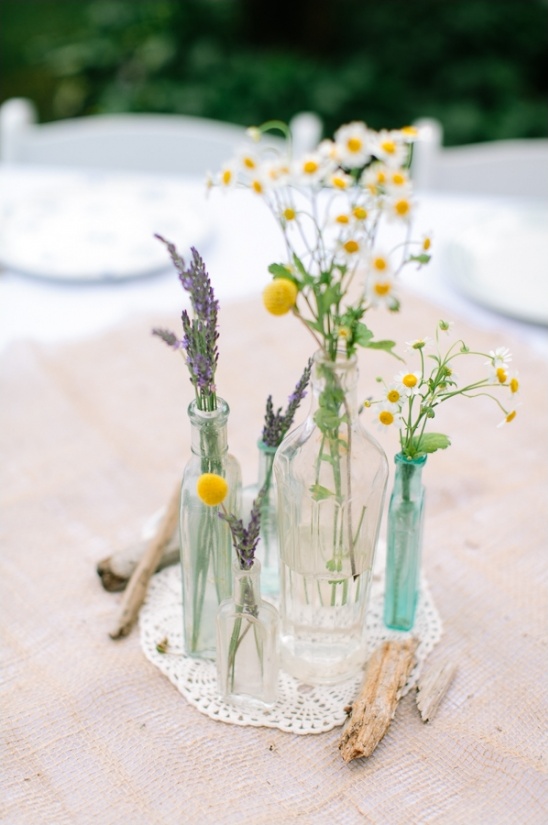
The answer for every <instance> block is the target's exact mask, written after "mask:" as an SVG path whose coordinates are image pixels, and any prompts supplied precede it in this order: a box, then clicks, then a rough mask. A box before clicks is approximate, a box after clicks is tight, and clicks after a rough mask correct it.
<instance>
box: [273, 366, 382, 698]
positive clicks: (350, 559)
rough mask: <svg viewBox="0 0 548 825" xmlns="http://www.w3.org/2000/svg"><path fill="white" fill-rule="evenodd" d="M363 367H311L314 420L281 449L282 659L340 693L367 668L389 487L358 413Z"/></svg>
mask: <svg viewBox="0 0 548 825" xmlns="http://www.w3.org/2000/svg"><path fill="white" fill-rule="evenodd" d="M357 380H358V370H357V363H356V358H355V357H354V358H350V359H348V358H346V357H342V358H339V359H338V360H336V361H330V360H327V359H326V358H325V357H324V356H323V354H322V353H317V354H316V356H315V358H314V366H313V371H312V402H311V410H310V413H309V416H308V418H307V419H306V420H305V421H304V422H303V423H302V424H301V425H300V426H299V427H297V428H296V429H294V430H293V431H292V432H290V433H289V434H288V435H287V436H286V437H285V439H284V440H283V442H282V444H281V445H280V446H279V447H278V450H277V452H276V456H275V459H274V472H275V474H276V481H277V486H278V526H279V540H280V619H281V629H280V659H281V666H282V668H283V669H284V670H286V671H287V672H288V673H290V674H291V675H293V676H295V677H296V678H298V679H300V680H302V681H304V682H309V683H312V684H322V683H323V684H334V683H337V682H340V681H343V680H345V679H347V678H350V677H352V676H354V675H355V674H357V673H358V672H359V671H360V669H361V667H362V666H363V664H364V662H365V660H366V639H365V614H366V609H367V605H368V600H369V590H370V582H371V573H372V568H373V562H374V555H375V550H376V545H377V539H378V534H379V526H380V520H381V516H382V506H383V501H384V494H385V490H386V482H387V478H388V463H387V459H386V455H385V453H384V451H383V450H382V448H381V447H380V445H379V444H378V443H377V442H376V441H375V439H374V438H372V437H371V436H370V435H369V434H368V433H367V432H366V431H365V430H364V429H363V427H362V424H361V421H360V419H359V416H358V412H357V403H356V388H357Z"/></svg>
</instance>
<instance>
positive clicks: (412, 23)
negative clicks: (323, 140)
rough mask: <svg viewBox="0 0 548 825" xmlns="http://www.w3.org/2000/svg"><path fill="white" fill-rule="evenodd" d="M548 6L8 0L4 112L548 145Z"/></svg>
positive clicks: (520, 1) (507, 0)
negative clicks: (395, 131)
mask: <svg viewBox="0 0 548 825" xmlns="http://www.w3.org/2000/svg"><path fill="white" fill-rule="evenodd" d="M547 11H548V6H547V0H414V1H412V0H380V2H379V0H376V2H373V0H277V1H276V2H271V3H262V2H260V0H0V13H1V18H0V49H1V51H0V61H1V64H0V70H1V75H0V77H1V84H2V85H1V87H0V100H5V99H6V98H8V97H13V96H24V97H30V98H31V99H32V100H34V102H35V103H36V105H37V107H38V111H39V117H40V120H41V121H50V120H57V119H61V118H66V117H75V116H79V115H86V114H94V113H102V112H167V113H182V114H189V115H197V116H201V117H210V118H216V119H219V120H225V121H230V122H233V123H239V124H243V125H251V124H256V123H260V122H262V121H264V120H267V119H270V118H272V117H276V118H281V119H284V120H289V118H291V116H292V115H294V114H295V113H296V112H298V111H302V110H313V111H316V112H317V113H318V114H319V115H320V116H321V117H322V119H323V121H324V124H325V132H326V135H331V134H332V132H333V131H334V129H336V128H337V127H338V126H339V125H340V124H341V123H344V122H348V121H350V120H365V121H366V122H367V123H368V124H369V125H370V126H372V127H373V128H377V129H378V128H381V127H398V126H402V125H404V124H406V123H410V122H412V121H413V120H415V119H417V118H419V117H427V116H428V117H436V118H438V119H439V120H440V121H441V122H442V124H443V127H444V132H445V137H444V142H445V143H446V144H453V145H454V144H461V143H471V142H476V141H483V140H492V139H506V138H523V137H544V136H546V134H547V114H548V108H547V101H548V96H547V91H548V65H547V62H548V61H547V54H546V31H547V27H546V23H547V22H548V15H547Z"/></svg>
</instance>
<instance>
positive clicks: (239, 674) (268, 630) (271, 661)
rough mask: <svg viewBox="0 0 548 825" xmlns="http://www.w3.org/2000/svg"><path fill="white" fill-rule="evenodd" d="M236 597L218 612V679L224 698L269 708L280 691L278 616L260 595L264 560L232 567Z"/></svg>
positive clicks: (241, 705)
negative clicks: (246, 567)
mask: <svg viewBox="0 0 548 825" xmlns="http://www.w3.org/2000/svg"><path fill="white" fill-rule="evenodd" d="M232 571H233V576H234V586H233V597H232V598H230V599H227V600H226V601H224V602H222V604H221V605H220V607H219V610H218V613H217V683H218V688H219V692H220V694H221V696H222V698H223V700H224V701H225V702H228V703H229V704H232V705H234V706H235V707H238V708H240V709H249V710H253V709H255V710H256V709H265V708H268V707H271V706H272V705H273V704H274V703H275V702H276V699H277V697H278V670H279V668H278V629H279V616H278V611H277V610H276V608H275V607H274V605H272V604H269V603H268V602H265V601H263V599H262V597H261V587H260V575H261V563H260V562H259V561H258V560H255V561H254V562H253V564H252V565H251V567H250V568H249V569H242V568H241V567H240V565H239V563H238V562H234V564H233V567H232Z"/></svg>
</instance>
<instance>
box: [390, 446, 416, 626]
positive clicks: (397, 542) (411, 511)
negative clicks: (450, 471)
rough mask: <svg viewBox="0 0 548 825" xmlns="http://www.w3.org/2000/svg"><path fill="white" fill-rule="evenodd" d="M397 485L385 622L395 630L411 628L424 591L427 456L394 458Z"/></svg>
mask: <svg viewBox="0 0 548 825" xmlns="http://www.w3.org/2000/svg"><path fill="white" fill-rule="evenodd" d="M394 461H395V464H396V471H395V476H394V487H393V489H392V495H391V496H390V503H389V506H388V530H387V546H386V576H385V584H386V590H385V598H384V623H385V625H386V626H387V627H389V628H391V629H392V630H411V629H412V628H413V626H414V624H415V614H416V610H417V602H418V598H419V592H420V575H421V555H422V536H423V521H424V497H425V494H424V485H423V483H422V470H423V468H424V465H425V464H426V456H425V455H423V456H421V457H420V458H413V459H408V458H406V457H405V456H404V455H403V453H398V454H397V455H396V456H395V458H394Z"/></svg>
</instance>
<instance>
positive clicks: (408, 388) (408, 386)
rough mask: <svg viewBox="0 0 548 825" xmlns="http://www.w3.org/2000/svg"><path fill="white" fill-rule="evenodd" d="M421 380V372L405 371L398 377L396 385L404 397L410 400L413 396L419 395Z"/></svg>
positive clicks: (395, 381) (395, 380)
mask: <svg viewBox="0 0 548 825" xmlns="http://www.w3.org/2000/svg"><path fill="white" fill-rule="evenodd" d="M421 380H422V375H421V374H420V372H406V371H405V370H403V371H402V372H400V373H398V375H396V377H395V379H394V383H395V386H396V387H397V388H398V389H399V390H400V392H401V393H402V394H403V395H406V396H407V397H408V398H410V397H411V396H412V395H418V394H419V391H420V385H421Z"/></svg>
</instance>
